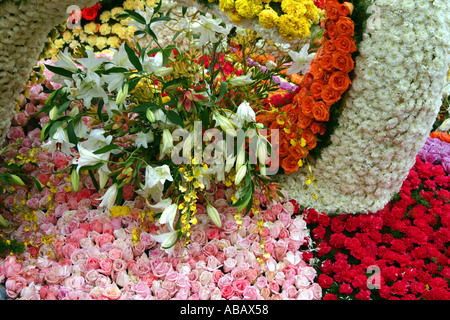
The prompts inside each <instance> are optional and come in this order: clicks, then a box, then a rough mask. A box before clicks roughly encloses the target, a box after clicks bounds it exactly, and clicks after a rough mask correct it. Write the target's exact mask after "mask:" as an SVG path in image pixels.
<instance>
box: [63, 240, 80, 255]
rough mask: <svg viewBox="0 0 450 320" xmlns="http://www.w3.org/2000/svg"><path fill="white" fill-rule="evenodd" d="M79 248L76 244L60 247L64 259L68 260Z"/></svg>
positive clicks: (71, 243) (70, 243)
mask: <svg viewBox="0 0 450 320" xmlns="http://www.w3.org/2000/svg"><path fill="white" fill-rule="evenodd" d="M79 248H80V244H79V243H78V242H69V243H67V244H65V245H64V246H63V247H62V253H63V254H64V257H65V258H66V259H70V256H71V255H72V253H73V252H74V251H75V250H76V249H79Z"/></svg>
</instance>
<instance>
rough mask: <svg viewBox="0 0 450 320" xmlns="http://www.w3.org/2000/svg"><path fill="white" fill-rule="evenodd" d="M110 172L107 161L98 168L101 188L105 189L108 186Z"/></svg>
mask: <svg viewBox="0 0 450 320" xmlns="http://www.w3.org/2000/svg"><path fill="white" fill-rule="evenodd" d="M110 173H111V170H109V168H108V165H107V164H106V163H105V164H104V165H103V166H101V167H100V168H99V169H98V175H99V183H100V185H99V187H100V189H103V188H104V187H105V186H106V183H107V182H108V178H109V174H110Z"/></svg>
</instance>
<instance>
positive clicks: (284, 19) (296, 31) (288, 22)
mask: <svg viewBox="0 0 450 320" xmlns="http://www.w3.org/2000/svg"><path fill="white" fill-rule="evenodd" d="M310 27H311V24H310V22H309V21H308V19H307V18H305V17H300V18H298V17H295V16H293V15H290V14H284V15H282V16H281V17H280V19H278V31H279V32H280V35H281V37H283V39H285V40H288V41H292V40H295V39H299V38H301V39H304V38H306V37H307V36H309V35H310V34H311V31H310V29H309V28H310Z"/></svg>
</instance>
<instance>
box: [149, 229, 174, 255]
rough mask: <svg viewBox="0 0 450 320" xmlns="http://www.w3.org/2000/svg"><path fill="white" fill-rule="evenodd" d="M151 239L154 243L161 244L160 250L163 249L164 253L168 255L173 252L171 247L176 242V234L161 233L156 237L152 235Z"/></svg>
mask: <svg viewBox="0 0 450 320" xmlns="http://www.w3.org/2000/svg"><path fill="white" fill-rule="evenodd" d="M152 238H153V239H154V240H155V241H156V242H159V243H161V248H162V249H164V251H165V252H166V253H168V254H169V255H170V254H171V253H172V251H173V245H174V244H175V243H176V241H177V238H178V232H177V231H170V232H166V233H161V234H158V235H152Z"/></svg>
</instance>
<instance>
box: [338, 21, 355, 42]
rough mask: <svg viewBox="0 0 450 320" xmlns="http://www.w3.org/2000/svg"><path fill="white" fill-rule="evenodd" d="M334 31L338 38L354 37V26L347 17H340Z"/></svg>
mask: <svg viewBox="0 0 450 320" xmlns="http://www.w3.org/2000/svg"><path fill="white" fill-rule="evenodd" d="M336 29H337V34H338V35H340V36H349V37H353V36H354V35H355V24H354V23H353V21H352V19H350V18H349V17H340V18H339V21H338V22H336Z"/></svg>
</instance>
